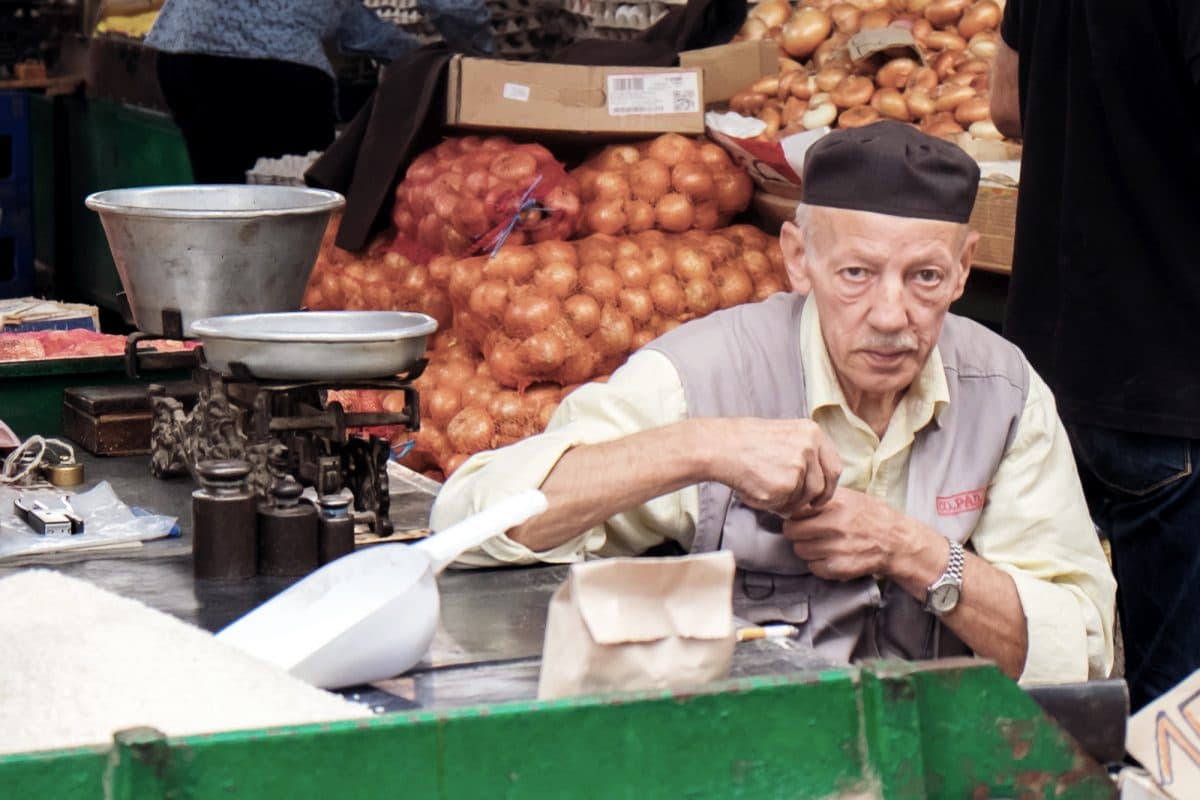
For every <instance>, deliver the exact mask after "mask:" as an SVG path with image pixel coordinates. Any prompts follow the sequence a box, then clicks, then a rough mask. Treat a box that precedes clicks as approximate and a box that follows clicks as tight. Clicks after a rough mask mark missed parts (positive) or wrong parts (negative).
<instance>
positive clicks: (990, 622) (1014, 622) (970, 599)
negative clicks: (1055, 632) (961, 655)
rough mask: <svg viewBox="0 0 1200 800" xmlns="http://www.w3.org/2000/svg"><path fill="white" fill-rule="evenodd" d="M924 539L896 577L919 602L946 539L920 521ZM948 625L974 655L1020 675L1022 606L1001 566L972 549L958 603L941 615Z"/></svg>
mask: <svg viewBox="0 0 1200 800" xmlns="http://www.w3.org/2000/svg"><path fill="white" fill-rule="evenodd" d="M910 523H911V524H912V525H914V526H920V528H921V529H922V530H921V536H922V540H923V542H925V545H923V546H922V547H921V548H919V549H917V550H916V551H915V552H913V553H912V554H911V555H910V556H909V558H908V559H907V560H906V562H905V564H904V566H903V568H902V572H901V573H900V574H897V575H896V576H895V579H896V581H897V582H898V583H899V584H900V585H901V587H903V588H904V590H905V591H907V592H908V593H909V594H911V595H912V596H913V597H915V598H917V599H918V600H920V601H922V602H924V600H925V591H926V589H927V588H928V587H929V585H930V584H932V583H933V582H934V581H936V580H937V579H938V578H939V577H940V576H941V574H942V572H943V570H945V568H946V561H947V557H948V549H949V548H948V545H947V544H946V543H945V540H944V539H943V538H942V537H941V536H940V535H939V534H937V533H936V532H934V531H933V530H931V529H928V528H926V527H925V526H923V525H920V523H917V522H913V521H911V520H910ZM942 621H943V622H944V623H945V624H946V626H947V627H948V628H950V630H951V631H953V632H954V633H955V635H957V636H958V638H959V639H962V641H963V643H964V644H966V645H967V646H968V647H970V648H971V650H973V651H974V652H975V653H976V655H979V656H982V657H984V658H990V659H992V660H993V661H995V662H996V663H997V664H998V665H999V666H1000V669H1002V670H1003V671H1004V672H1005V673H1006V674H1007V675H1009V676H1011V677H1013V678H1017V677H1020V675H1021V672H1022V670H1024V668H1025V657H1026V655H1027V653H1028V650H1029V643H1028V633H1027V628H1026V623H1025V612H1024V609H1023V608H1022V606H1021V597H1020V595H1018V594H1017V585H1016V583H1014V582H1013V579H1012V578H1011V577H1010V576H1009V575H1007V574H1005V573H1004V572H1002V571H1000V570H998V569H996V568H995V567H993V566H992V565H991V564H989V563H988V562H987V561H984V560H983V559H982V558H980V557H979V556H977V555H975V554H974V553H970V552H968V553H967V554H966V565H965V568H964V570H963V589H962V596H961V598H960V599H959V602H958V606H957V607H956V608H955V609H954V610H953V611H951V612H950V613H949V614H947V615H946V616H945V617H943V618H942Z"/></svg>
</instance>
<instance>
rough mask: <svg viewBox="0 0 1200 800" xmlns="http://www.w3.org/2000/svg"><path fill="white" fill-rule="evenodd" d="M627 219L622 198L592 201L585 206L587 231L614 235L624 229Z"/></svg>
mask: <svg viewBox="0 0 1200 800" xmlns="http://www.w3.org/2000/svg"><path fill="white" fill-rule="evenodd" d="M628 221H629V220H628V218H627V217H626V216H625V203H624V201H622V200H619V199H616V198H607V199H604V200H596V201H593V202H592V203H590V204H589V205H588V206H587V214H586V218H585V227H586V228H587V230H589V231H594V232H595V233H605V234H609V235H616V234H618V233H621V232H622V231H624V230H625V225H626V224H627V223H628Z"/></svg>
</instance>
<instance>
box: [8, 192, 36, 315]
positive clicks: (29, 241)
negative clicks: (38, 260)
mask: <svg viewBox="0 0 1200 800" xmlns="http://www.w3.org/2000/svg"><path fill="white" fill-rule="evenodd" d="M32 216H33V213H32V210H31V209H30V208H29V207H28V206H26V207H25V208H24V209H22V210H18V211H15V212H13V213H10V211H9V209H4V210H3V212H2V213H0V297H24V296H25V295H29V294H33V284H34V279H33V220H32Z"/></svg>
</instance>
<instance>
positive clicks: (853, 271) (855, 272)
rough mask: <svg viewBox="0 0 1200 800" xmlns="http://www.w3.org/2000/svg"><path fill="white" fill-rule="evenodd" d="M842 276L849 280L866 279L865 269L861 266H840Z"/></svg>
mask: <svg viewBox="0 0 1200 800" xmlns="http://www.w3.org/2000/svg"><path fill="white" fill-rule="evenodd" d="M841 273H842V277H843V278H845V279H846V280H850V281H861V280H864V279H866V277H867V271H866V269H864V268H863V267H842V269H841Z"/></svg>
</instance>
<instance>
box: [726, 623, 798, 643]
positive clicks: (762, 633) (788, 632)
mask: <svg viewBox="0 0 1200 800" xmlns="http://www.w3.org/2000/svg"><path fill="white" fill-rule="evenodd" d="M799 633H800V629H799V628H797V627H796V626H795V625H763V626H761V627H756V628H742V629H740V630H739V631H738V632H737V640H738V641H739V642H753V641H754V640H756V639H790V638H792V637H793V636H796V635H798V634H799Z"/></svg>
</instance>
